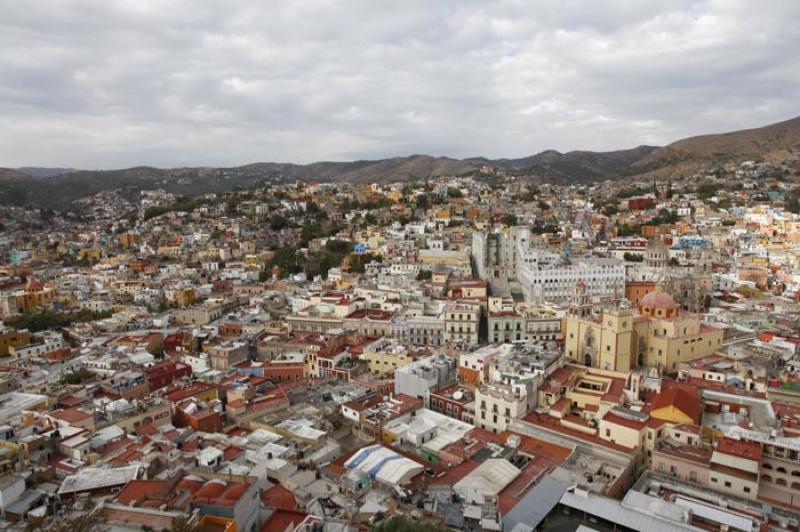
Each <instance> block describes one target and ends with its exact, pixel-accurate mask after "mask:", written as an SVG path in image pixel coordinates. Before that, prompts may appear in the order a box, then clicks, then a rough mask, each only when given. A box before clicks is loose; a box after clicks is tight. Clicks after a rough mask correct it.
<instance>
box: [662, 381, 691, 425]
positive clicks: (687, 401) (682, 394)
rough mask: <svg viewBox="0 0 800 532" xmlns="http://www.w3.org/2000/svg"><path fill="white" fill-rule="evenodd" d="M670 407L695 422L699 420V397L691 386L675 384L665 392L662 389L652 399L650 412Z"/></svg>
mask: <svg viewBox="0 0 800 532" xmlns="http://www.w3.org/2000/svg"><path fill="white" fill-rule="evenodd" d="M670 406H674V407H675V408H677V409H678V410H680V411H681V412H683V413H684V414H686V415H687V416H689V417H690V418H692V419H693V420H694V421H695V422H696V421H698V420H699V419H700V412H701V406H700V396H699V394H698V393H697V389H696V388H694V387H693V386H680V385H678V384H677V383H675V384H673V385H672V386H670V387H669V388H667V389H666V390H664V389H662V390H661V393H660V394H658V395H657V396H655V398H654V399H653V408H652V409H651V412H653V411H655V410H658V409H660V408H667V407H670Z"/></svg>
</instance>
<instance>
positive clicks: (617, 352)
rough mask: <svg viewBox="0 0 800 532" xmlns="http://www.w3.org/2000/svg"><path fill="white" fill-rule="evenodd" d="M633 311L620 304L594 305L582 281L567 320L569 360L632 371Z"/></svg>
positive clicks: (565, 347)
mask: <svg viewBox="0 0 800 532" xmlns="http://www.w3.org/2000/svg"><path fill="white" fill-rule="evenodd" d="M633 321H634V320H633V311H632V310H631V309H629V308H625V307H623V306H621V305H620V304H619V302H616V303H614V304H611V303H609V304H604V305H603V306H602V307H601V308H599V309H598V308H597V307H596V306H593V305H592V304H591V303H590V301H589V297H588V295H587V294H586V286H585V284H584V283H583V282H579V283H578V286H577V290H576V294H575V298H574V299H573V302H572V304H571V305H570V309H569V313H568V315H567V317H566V319H565V321H564V327H563V329H564V349H565V353H566V355H567V357H568V358H570V359H572V360H575V361H577V362H578V363H580V364H583V365H585V366H589V367H593V368H600V369H605V370H611V371H628V370H630V368H631V365H632V362H633V359H634V357H633V346H634V338H635V335H634V330H633Z"/></svg>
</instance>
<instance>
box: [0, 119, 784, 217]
mask: <svg viewBox="0 0 800 532" xmlns="http://www.w3.org/2000/svg"><path fill="white" fill-rule="evenodd" d="M793 150H800V118H794V119H792V120H787V121H785V122H779V123H777V124H773V125H770V126H766V127H761V128H756V129H747V130H742V131H734V132H731V133H722V134H715V135H701V136H698V137H691V138H687V139H683V140H679V141H677V142H673V143H672V144H670V145H668V146H665V147H663V148H658V147H655V146H639V147H637V148H632V149H628V150H617V151H609V152H592V151H580V150H578V151H570V152H567V153H561V152H558V151H555V150H547V151H543V152H540V153H537V154H536V155H531V156H529V157H523V158H518V159H488V158H485V157H472V158H468V159H453V158H449V157H432V156H430V155H410V156H408V157H392V158H388V159H379V160H374V161H364V160H362V161H350V162H335V161H321V162H316V163H311V164H306V165H300V164H292V163H271V162H262V163H253V164H248V165H244V166H238V167H232V168H207V167H201V168H172V169H161V168H152V167H146V166H140V167H135V168H128V169H124V170H72V169H49V168H35V167H32V168H30V174H31V175H29V174H28V173H25V172H21V171H20V170H14V169H0V204H16V205H22V204H30V205H42V206H46V207H56V208H57V207H64V206H66V205H68V204H70V203H71V202H73V201H75V200H77V199H80V198H82V197H85V196H89V195H92V194H96V193H98V192H102V191H106V190H117V191H120V192H121V193H122V194H124V195H126V196H128V197H131V198H133V197H135V196H136V195H137V194H138V193H139V192H140V191H141V190H147V189H154V188H162V189H165V190H167V191H168V192H173V193H175V194H182V195H198V194H204V193H211V192H225V191H228V190H234V189H238V188H248V187H255V186H267V185H273V184H277V183H284V182H291V181H294V180H306V181H348V182H356V183H368V182H391V181H402V180H411V179H420V178H426V177H438V176H448V175H463V174H468V173H472V172H476V171H478V170H479V169H481V168H482V167H485V166H488V167H492V168H496V169H499V170H503V171H505V172H508V173H510V174H512V175H519V176H535V177H537V178H538V179H540V180H542V181H548V182H552V183H558V184H572V183H593V182H597V181H603V180H607V179H630V178H635V177H641V176H646V177H650V176H666V175H678V174H684V175H685V174H687V173H693V172H695V171H697V170H699V169H701V168H704V167H709V166H713V165H716V164H719V163H724V162H729V161H742V160H746V159H757V160H758V159H767V158H771V157H778V156H781V155H785V154H786V153H788V152H789V151H793ZM61 170H63V171H64V173H62V174H60V175H54V174H55V173H57V172H59V171H61ZM32 176H33V177H32ZM43 179H46V185H44V182H43Z"/></svg>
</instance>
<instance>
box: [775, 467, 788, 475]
mask: <svg viewBox="0 0 800 532" xmlns="http://www.w3.org/2000/svg"><path fill="white" fill-rule="evenodd" d="M776 471H777V472H778V473H784V474H786V468H785V467H779V468H778V469H776Z"/></svg>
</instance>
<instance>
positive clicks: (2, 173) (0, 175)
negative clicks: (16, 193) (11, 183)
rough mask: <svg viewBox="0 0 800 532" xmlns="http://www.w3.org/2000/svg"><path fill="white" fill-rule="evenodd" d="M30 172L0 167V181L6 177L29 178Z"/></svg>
mask: <svg viewBox="0 0 800 532" xmlns="http://www.w3.org/2000/svg"><path fill="white" fill-rule="evenodd" d="M30 178H31V176H30V174H26V173H25V172H21V171H19V170H15V169H14V168H0V181H3V180H7V179H12V180H13V179H30Z"/></svg>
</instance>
